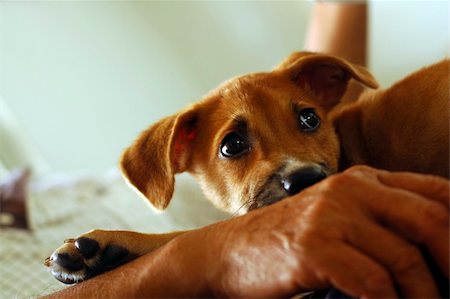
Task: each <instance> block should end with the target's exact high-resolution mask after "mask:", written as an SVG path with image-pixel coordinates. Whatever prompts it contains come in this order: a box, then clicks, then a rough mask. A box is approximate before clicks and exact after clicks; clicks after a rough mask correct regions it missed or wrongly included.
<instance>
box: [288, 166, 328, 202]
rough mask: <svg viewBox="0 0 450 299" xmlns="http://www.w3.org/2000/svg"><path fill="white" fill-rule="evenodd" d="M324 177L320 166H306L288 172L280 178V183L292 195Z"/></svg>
mask: <svg viewBox="0 0 450 299" xmlns="http://www.w3.org/2000/svg"><path fill="white" fill-rule="evenodd" d="M326 177H327V175H326V174H325V172H324V171H323V170H322V168H321V167H319V166H307V167H303V168H301V169H298V170H296V171H294V172H292V173H290V174H288V175H287V176H286V177H285V178H283V179H282V180H281V184H282V186H283V189H284V190H285V191H286V192H287V193H288V194H289V195H294V194H297V193H299V192H300V191H302V190H303V189H305V188H307V187H309V186H312V185H314V184H315V183H317V182H319V181H321V180H323V179H324V178H326Z"/></svg>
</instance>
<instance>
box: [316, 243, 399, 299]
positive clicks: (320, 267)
mask: <svg viewBox="0 0 450 299" xmlns="http://www.w3.org/2000/svg"><path fill="white" fill-rule="evenodd" d="M327 249H328V250H323V251H321V254H320V256H319V257H318V258H317V260H316V261H312V262H313V264H314V265H316V266H315V268H314V269H313V270H312V271H315V274H316V276H317V277H320V278H323V279H325V280H327V281H328V282H329V283H330V284H331V285H333V286H334V287H336V288H338V289H340V290H342V291H343V292H345V293H346V294H349V295H351V296H355V297H358V298H398V296H397V292H396V290H395V287H394V284H393V281H392V278H391V276H390V274H389V273H388V272H387V271H386V270H385V269H384V268H383V267H382V266H380V265H379V264H377V263H376V262H375V261H374V260H372V259H371V258H370V257H368V256H366V255H364V254H362V253H360V252H359V251H358V250H356V249H354V248H352V247H351V246H349V245H347V244H344V243H341V244H338V245H333V246H329V247H328V248H327ZM337 252H338V253H339V254H336V253H337ZM336 257H338V258H336Z"/></svg>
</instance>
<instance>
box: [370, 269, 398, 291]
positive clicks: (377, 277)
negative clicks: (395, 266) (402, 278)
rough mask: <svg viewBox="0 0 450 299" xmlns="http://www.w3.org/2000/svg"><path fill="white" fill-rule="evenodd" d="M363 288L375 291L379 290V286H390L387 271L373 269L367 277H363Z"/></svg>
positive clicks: (390, 281) (389, 277)
mask: <svg viewBox="0 0 450 299" xmlns="http://www.w3.org/2000/svg"><path fill="white" fill-rule="evenodd" d="M364 282H365V287H366V288H367V290H369V291H371V290H376V289H379V288H380V286H388V285H391V284H392V278H391V276H390V275H389V273H388V272H387V271H385V270H384V269H382V268H380V269H374V270H373V271H371V272H370V273H369V274H367V277H365V280H364Z"/></svg>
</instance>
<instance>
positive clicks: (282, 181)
mask: <svg viewBox="0 0 450 299" xmlns="http://www.w3.org/2000/svg"><path fill="white" fill-rule="evenodd" d="M328 175H329V171H328V170H327V168H326V167H325V166H321V165H319V164H308V165H304V166H301V167H297V168H295V169H293V170H289V171H288V170H287V167H283V168H282V169H281V170H279V171H277V172H276V173H274V174H273V175H272V176H271V177H270V178H269V179H268V180H267V181H266V183H265V184H264V185H263V186H262V187H261V188H260V191H259V193H258V194H257V195H256V196H255V198H254V200H253V201H252V203H251V204H250V205H249V207H248V210H249V211H250V210H254V209H257V208H261V207H264V206H267V205H270V204H272V203H275V202H277V201H280V200H281V199H283V198H286V197H289V196H292V195H295V194H297V193H299V192H300V191H302V190H304V189H306V188H308V187H310V186H312V185H314V184H316V183H318V182H320V181H321V180H323V179H325V178H326V177H327V176H328Z"/></svg>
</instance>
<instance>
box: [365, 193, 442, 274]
mask: <svg viewBox="0 0 450 299" xmlns="http://www.w3.org/2000/svg"><path fill="white" fill-rule="evenodd" d="M372 191H373V192H372ZM365 199H366V200H367V202H368V203H369V206H370V209H371V210H372V213H373V215H374V216H375V217H376V219H378V221H381V222H382V223H384V224H385V225H387V226H389V227H390V228H392V229H394V230H395V231H397V232H398V233H400V234H401V235H402V236H404V237H406V238H408V239H409V240H412V241H414V242H416V243H418V244H424V245H425V246H426V247H427V248H428V250H429V251H430V254H431V255H432V256H433V258H434V259H435V261H436V262H437V264H438V265H439V266H440V268H441V270H442V271H443V273H444V274H445V275H446V276H447V277H449V234H450V230H449V211H448V209H447V208H446V207H444V206H443V205H442V204H440V203H437V202H434V201H430V200H427V199H425V198H424V197H422V196H420V195H417V194H414V193H411V192H409V191H405V190H401V189H396V188H391V187H386V188H377V189H376V190H371V191H370V192H367V195H366V196H365Z"/></svg>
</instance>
